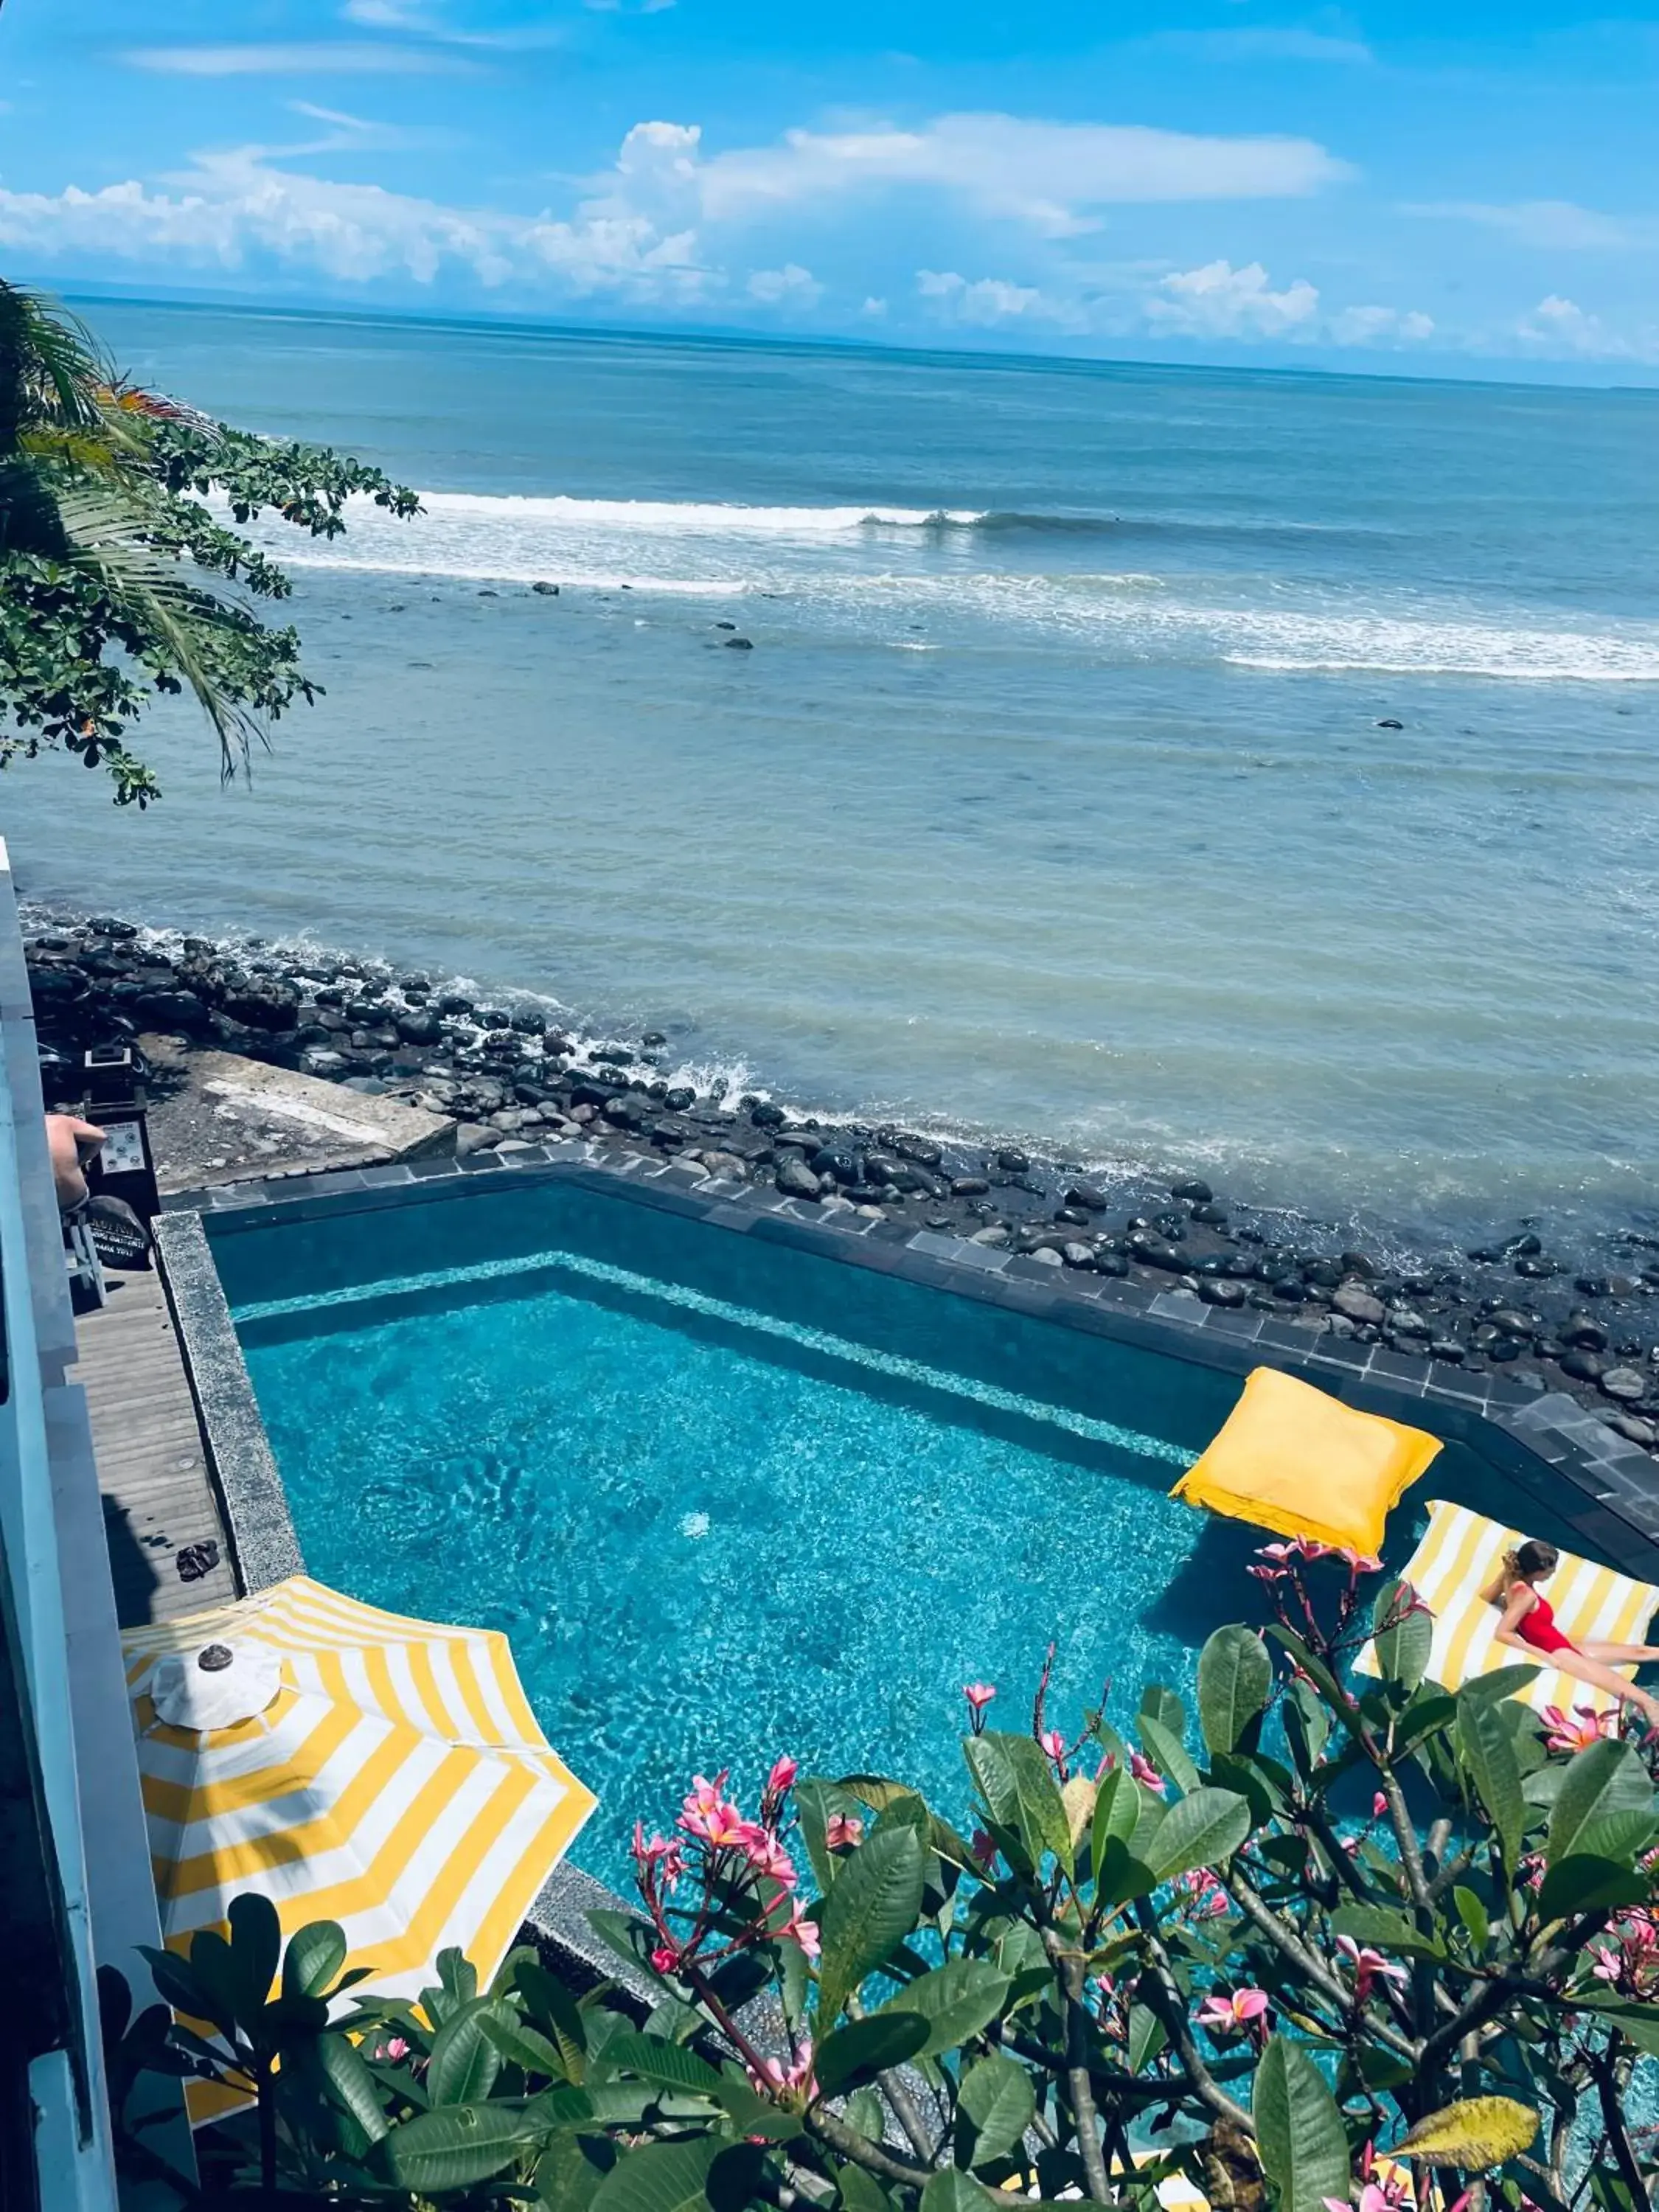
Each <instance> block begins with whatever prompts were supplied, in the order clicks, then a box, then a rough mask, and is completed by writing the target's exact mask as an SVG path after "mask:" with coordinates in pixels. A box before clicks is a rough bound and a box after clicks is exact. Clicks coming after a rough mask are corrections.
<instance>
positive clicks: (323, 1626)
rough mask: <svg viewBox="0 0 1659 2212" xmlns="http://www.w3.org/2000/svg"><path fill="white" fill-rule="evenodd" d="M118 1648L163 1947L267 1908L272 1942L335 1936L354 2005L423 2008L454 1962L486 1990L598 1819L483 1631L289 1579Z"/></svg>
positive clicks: (142, 1633)
mask: <svg viewBox="0 0 1659 2212" xmlns="http://www.w3.org/2000/svg"><path fill="white" fill-rule="evenodd" d="M122 1644H123V1646H124V1648H125V1654H126V1673H127V1686H128V1692H129V1695H130V1696H131V1700H132V1713H133V1725H134V1727H135V1729H136V1730H137V1737H138V1765H139V1772H140V1778H141V1781H142V1784H143V1799H144V1811H145V1814H146V1817H147V1820H148V1822H149V1845H150V1857H151V1863H152V1867H153V1870H154V1873H155V1893H156V1897H157V1899H158V1900H159V1902H160V1905H161V1934H162V1938H163V1941H164V1942H166V1944H167V1948H168V1949H170V1950H174V1951H179V1952H185V1951H187V1950H188V1948H189V1943H190V1938H191V1936H192V1935H194V1934H195V1933H196V1931H197V1929H202V1928H220V1929H222V1928H224V1927H225V1926H226V1925H227V1921H226V1914H227V1911H228V1906H229V1903H230V1900H231V1899H232V1898H233V1897H234V1896H236V1895H237V1894H238V1893H240V1892H242V1891H245V1890H257V1891H258V1892H259V1893H261V1894H262V1895H264V1896H265V1897H268V1898H269V1899H270V1901H271V1903H272V1904H273V1905H275V1906H276V1912H277V1917H278V1918H279V1920H280V1921H281V1923H282V1927H283V1935H284V1936H291V1935H293V1934H294V1932H295V1929H299V1928H302V1927H304V1926H305V1925H306V1924H307V1922H309V1921H313V1920H336V1921H338V1922H339V1923H340V1924H341V1926H342V1928H343V1929H344V1931H345V1936H346V1942H347V1945H348V1948H349V1964H350V1965H352V1966H367V1967H368V1968H370V1969H371V1975H370V1978H368V1980H367V1981H366V1982H365V1983H364V1984H362V1987H363V1990H364V1992H365V1993H366V1994H368V1993H371V1992H374V1993H379V1994H381V1995H386V1996H405V1997H406V1996H415V1995H416V1994H417V1993H418V1992H419V1991H420V1990H422V1988H424V1987H426V1986H427V1985H428V1984H430V1983H431V1982H432V1980H433V1979H434V1978H435V1963H434V1962H435V1960H436V1957H437V1954H438V1953H439V1952H440V1951H441V1950H442V1949H444V1948H446V1947H447V1946H448V1945H452V1944H453V1945H455V1946H457V1947H459V1949H460V1950H462V1951H463V1952H464V1953H465V1955H466V1956H467V1958H468V1959H470V1960H471V1962H472V1964H473V1966H475V1967H476V1968H477V1972H478V1977H479V1980H480V1982H481V1983H484V1984H487V1983H488V1982H489V1979H490V1978H491V1977H492V1976H493V1975H494V1974H495V1971H496V1969H497V1967H498V1966H500V1964H501V1960H503V1959H504V1958H505V1957H506V1955H507V1950H508V1948H509V1947H510V1946H511V1944H512V1942H513V1936H514V1935H515V1934H516V1932H517V1930H518V1928H519V1926H520V1923H521V1921H522V1920H523V1918H524V1916H525V1913H526V1911H527V1910H528V1909H529V1906H530V1905H531V1903H532V1899H534V1897H535V1895H536V1893H537V1891H538V1889H539V1888H540V1887H541V1886H542V1884H543V1882H544V1881H545V1880H546V1879H547V1877H548V1875H550V1873H551V1872H552V1870H553V1869H554V1868H555V1867H556V1865H557V1864H558V1863H559V1860H560V1859H561V1858H562V1857H563V1855H564V1853H565V1851H566V1850H568V1848H569V1845H570V1844H571V1842H572V1840H573V1839H574V1837H575V1835H576V1833H577V1832H578V1830H579V1829H580V1827H581V1825H582V1823H583V1821H584V1820H586V1818H587V1816H588V1814H590V1813H591V1812H592V1809H593V1806H594V1802H595V1800H594V1797H593V1794H592V1791H591V1790H588V1789H587V1788H586V1787H585V1785H584V1784H581V1783H580V1782H579V1781H578V1780H577V1779H576V1778H575V1777H574V1775H573V1774H572V1773H571V1772H570V1771H569V1769H568V1767H567V1766H566V1765H564V1763H563V1761H562V1759H560V1758H559V1757H558V1755H557V1754H556V1753H555V1752H554V1751H553V1749H552V1748H551V1747H550V1745H549V1743H548V1741H547V1739H546V1737H545V1736H544V1735H543V1734H542V1732H541V1730H540V1729H539V1728H538V1726H537V1723H536V1719H535V1716H534V1715H533V1714H532V1711H531V1710H530V1705H529V1703H528V1701H527V1699H526V1697H525V1694H524V1691H523V1689H522V1688H521V1687H520V1683H519V1678H518V1674H517V1672H516V1670H515V1668H514V1667H513V1655H512V1653H511V1651H510V1650H509V1649H508V1647H507V1638H505V1637H504V1636H502V1635H501V1634H499V1633H498V1632H495V1631H494V1630H489V1629H480V1628H443V1627H437V1626H434V1625H433V1624H432V1623H430V1622H428V1621H424V1620H405V1619H404V1618H403V1617H402V1616H401V1615H400V1614H398V1613H383V1612H381V1611H380V1610H379V1608H378V1607H374V1606H369V1605H361V1604H359V1603H358V1602H357V1601H356V1600H355V1599H352V1598H348V1597H342V1596H340V1595H338V1594H337V1592H336V1591H334V1590H331V1589H325V1588H324V1587H323V1585H322V1584H321V1583H314V1582H313V1581H311V1580H310V1579H309V1578H308V1577H306V1576H304V1575H295V1576H294V1577H291V1578H290V1579H289V1581H287V1582H284V1583H277V1584H276V1587H275V1588H274V1589H268V1590H264V1591H262V1592H260V1594H259V1595H258V1596H257V1597H251V1598H245V1599H243V1600H241V1601H240V1603H238V1604H235V1605H228V1606H223V1607H219V1608H217V1609H216V1611H214V1612H211V1613H196V1614H194V1615H192V1616H191V1618H189V1619H187V1620H174V1621H167V1622H165V1623H161V1624H159V1625H157V1626H154V1627H149V1628H139V1629H132V1630H130V1631H129V1632H127V1633H126V1634H125V1636H124V1637H123V1638H122ZM193 2108H194V2107H193ZM197 2117H206V2114H205V2112H198V2114H197Z"/></svg>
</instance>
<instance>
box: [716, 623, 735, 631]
mask: <svg viewBox="0 0 1659 2212" xmlns="http://www.w3.org/2000/svg"><path fill="white" fill-rule="evenodd" d="M714 627H715V629H736V628H737V624H736V623H734V622H717V623H715V624H714Z"/></svg>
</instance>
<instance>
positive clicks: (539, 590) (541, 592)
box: [530, 584, 559, 599]
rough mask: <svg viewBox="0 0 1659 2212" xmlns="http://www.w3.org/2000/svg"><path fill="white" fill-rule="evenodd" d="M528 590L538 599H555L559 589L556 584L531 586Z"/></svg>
mask: <svg viewBox="0 0 1659 2212" xmlns="http://www.w3.org/2000/svg"><path fill="white" fill-rule="evenodd" d="M530 588H531V590H532V592H535V593H536V594H537V596H538V598H540V599H557V598H558V596H559V587H558V586H557V585H556V584H532V586H530Z"/></svg>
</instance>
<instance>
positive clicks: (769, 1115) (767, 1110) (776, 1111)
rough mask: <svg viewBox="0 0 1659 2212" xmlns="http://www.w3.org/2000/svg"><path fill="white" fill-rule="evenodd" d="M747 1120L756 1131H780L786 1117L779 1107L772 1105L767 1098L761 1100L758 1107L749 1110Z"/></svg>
mask: <svg viewBox="0 0 1659 2212" xmlns="http://www.w3.org/2000/svg"><path fill="white" fill-rule="evenodd" d="M749 1118H750V1121H752V1122H753V1123H754V1125H755V1127H757V1129H781V1127H783V1125H784V1123H785V1121H787V1119H788V1116H787V1115H786V1114H785V1112H784V1110H783V1109H782V1107H781V1106H779V1105H775V1104H774V1103H773V1102H772V1100H771V1099H769V1098H763V1099H762V1101H761V1103H760V1104H759V1105H758V1106H751V1107H750V1109H749Z"/></svg>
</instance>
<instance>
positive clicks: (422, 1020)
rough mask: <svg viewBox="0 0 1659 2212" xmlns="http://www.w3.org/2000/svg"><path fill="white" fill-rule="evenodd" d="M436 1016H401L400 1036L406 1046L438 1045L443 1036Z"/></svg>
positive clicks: (399, 1023) (399, 1021) (399, 1018)
mask: <svg viewBox="0 0 1659 2212" xmlns="http://www.w3.org/2000/svg"><path fill="white" fill-rule="evenodd" d="M443 1033H444V1032H443V1024H442V1023H441V1021H440V1020H439V1019H438V1017H437V1016H436V1014H413V1013H410V1014H399V1015H398V1036H400V1037H401V1038H402V1039H403V1041H404V1043H405V1044H436V1043H437V1042H439V1040H440V1039H441V1037H442V1036H443Z"/></svg>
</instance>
